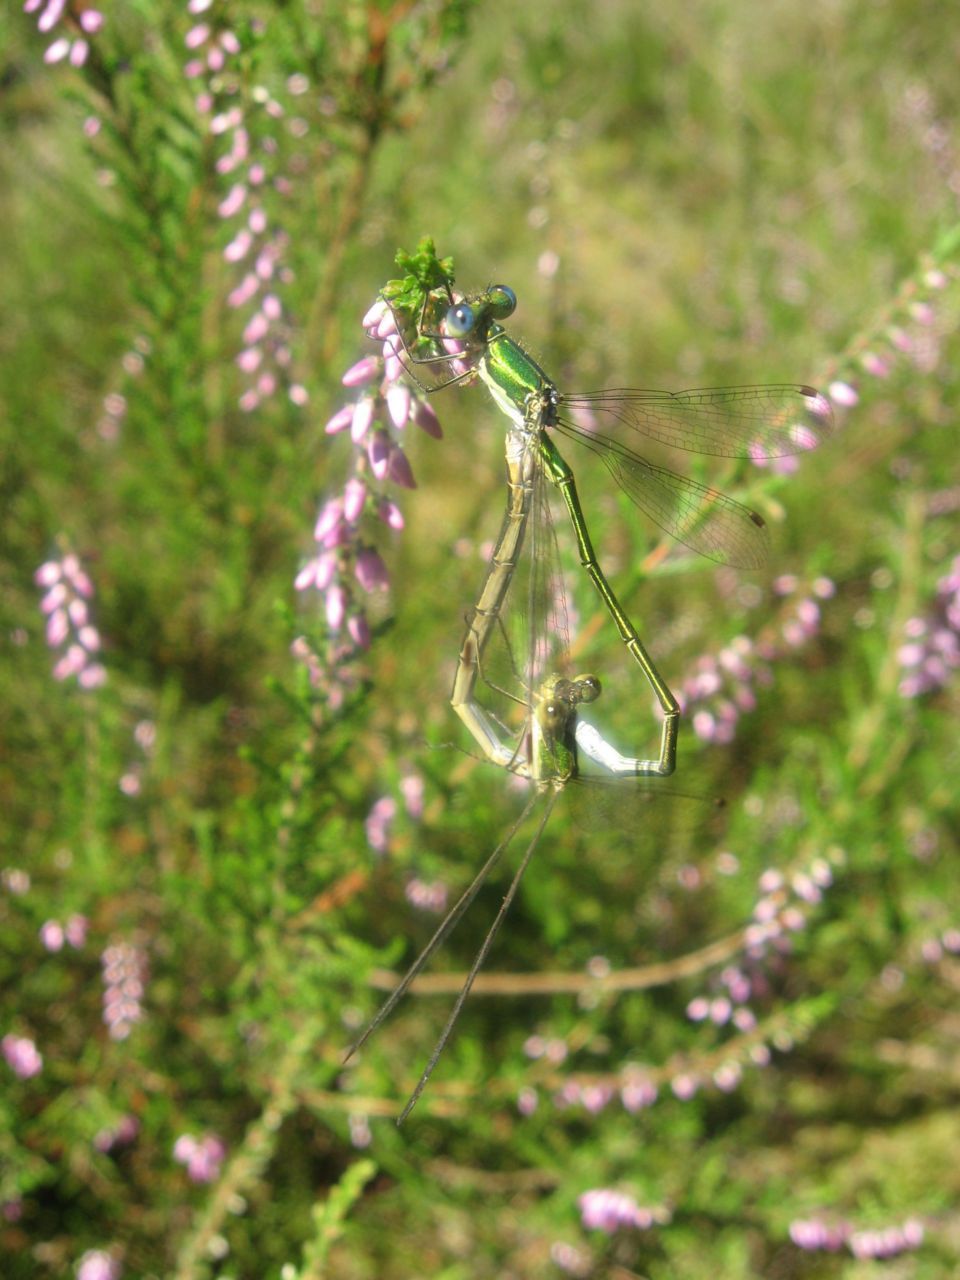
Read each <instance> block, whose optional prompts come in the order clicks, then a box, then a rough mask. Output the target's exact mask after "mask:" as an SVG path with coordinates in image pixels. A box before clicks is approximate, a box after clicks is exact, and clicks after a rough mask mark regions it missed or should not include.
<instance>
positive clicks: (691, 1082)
mask: <svg viewBox="0 0 960 1280" xmlns="http://www.w3.org/2000/svg"><path fill="white" fill-rule="evenodd" d="M670 1088H671V1089H672V1090H673V1094H674V1097H676V1098H679V1100H680V1101H681V1102H689V1101H690V1099H691V1098H693V1097H695V1096H696V1095H697V1094H698V1093H699V1091H700V1083H699V1081H698V1080H697V1078H696V1076H693V1075H690V1074H689V1073H687V1072H681V1073H680V1074H679V1075H677V1076H674V1078H673V1079H672V1080H671V1081H670Z"/></svg>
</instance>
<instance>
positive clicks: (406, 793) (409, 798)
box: [400, 773, 424, 820]
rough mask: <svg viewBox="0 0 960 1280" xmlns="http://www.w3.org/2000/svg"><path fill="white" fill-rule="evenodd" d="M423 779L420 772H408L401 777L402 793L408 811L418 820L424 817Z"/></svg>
mask: <svg viewBox="0 0 960 1280" xmlns="http://www.w3.org/2000/svg"><path fill="white" fill-rule="evenodd" d="M423 793H424V785H423V779H422V778H421V777H420V775H419V774H418V773H408V774H406V775H405V776H404V777H402V778H401V779H400V794H401V795H402V796H403V801H404V804H405V805H406V809H407V813H408V814H409V815H410V817H411V818H413V819H414V820H417V819H419V818H422V817H423Z"/></svg>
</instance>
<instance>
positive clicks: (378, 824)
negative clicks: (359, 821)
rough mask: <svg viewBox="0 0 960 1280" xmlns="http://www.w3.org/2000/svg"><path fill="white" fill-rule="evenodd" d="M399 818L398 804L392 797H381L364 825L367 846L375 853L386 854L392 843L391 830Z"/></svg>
mask: <svg viewBox="0 0 960 1280" xmlns="http://www.w3.org/2000/svg"><path fill="white" fill-rule="evenodd" d="M396 816H397V802H396V800H394V799H393V797H392V796H381V797H380V799H379V800H377V801H375V802H374V804H373V807H372V808H371V810H370V812H369V813H368V814H367V820H366V822H365V823H364V830H365V831H366V836H367V844H368V845H369V846H370V848H371V849H372V850H373V851H374V853H386V852H387V848H388V846H389V841H390V828H391V827H392V825H393V820H394V818H395V817H396Z"/></svg>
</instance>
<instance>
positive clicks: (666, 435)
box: [560, 383, 834, 459]
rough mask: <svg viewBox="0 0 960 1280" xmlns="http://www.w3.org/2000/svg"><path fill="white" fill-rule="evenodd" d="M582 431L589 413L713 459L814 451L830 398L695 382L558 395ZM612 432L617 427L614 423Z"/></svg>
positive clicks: (800, 389)
mask: <svg viewBox="0 0 960 1280" xmlns="http://www.w3.org/2000/svg"><path fill="white" fill-rule="evenodd" d="M560 406H561V408H566V409H568V410H569V411H570V415H571V416H572V417H573V418H574V419H575V421H577V422H578V423H579V425H580V426H581V427H583V428H585V429H587V430H589V429H590V425H591V424H590V421H589V419H590V417H591V415H599V417H600V419H601V421H603V423H604V425H607V423H608V422H609V421H610V420H611V419H613V420H614V421H616V422H618V423H620V424H621V425H622V426H623V427H625V428H627V430H628V431H636V432H639V433H640V434H641V435H644V436H646V437H647V438H648V439H650V440H657V441H659V442H660V443H661V444H666V445H670V446H672V447H673V448H675V449H686V450H688V451H689V452H690V453H702V454H708V455H710V456H713V457H718V458H753V459H763V458H781V457H784V456H788V455H790V454H795V453H802V452H803V451H804V450H806V449H814V448H816V446H817V445H818V444H820V443H821V442H822V441H823V440H825V439H826V438H827V437H828V436H829V435H830V434H831V433H832V431H833V428H834V419H833V413H832V411H831V408H830V402H829V401H828V400H827V398H826V396H824V395H821V393H820V392H819V391H817V390H815V389H814V388H813V387H808V386H804V385H802V384H800V383H796V384H791V383H783V384H776V385H771V386H762V387H759V386H758V387H699V388H695V389H694V390H691V391H630V390H627V389H625V388H612V389H611V390H609V391H597V392H592V393H590V394H588V395H570V396H566V395H565V396H561V398H560ZM613 430H614V431H616V430H617V428H613Z"/></svg>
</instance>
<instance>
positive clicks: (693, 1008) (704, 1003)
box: [687, 996, 710, 1022]
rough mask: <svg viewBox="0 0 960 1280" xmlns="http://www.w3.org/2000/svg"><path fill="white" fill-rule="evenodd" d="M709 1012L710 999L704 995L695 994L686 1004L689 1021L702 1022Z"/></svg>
mask: <svg viewBox="0 0 960 1280" xmlns="http://www.w3.org/2000/svg"><path fill="white" fill-rule="evenodd" d="M709 1012H710V1001H709V1000H708V999H707V997H706V996H695V997H694V999H693V1000H691V1001H690V1003H689V1004H688V1005H687V1017H688V1018H689V1019H690V1021H691V1022H703V1020H704V1018H706V1017H707V1015H708V1014H709Z"/></svg>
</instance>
